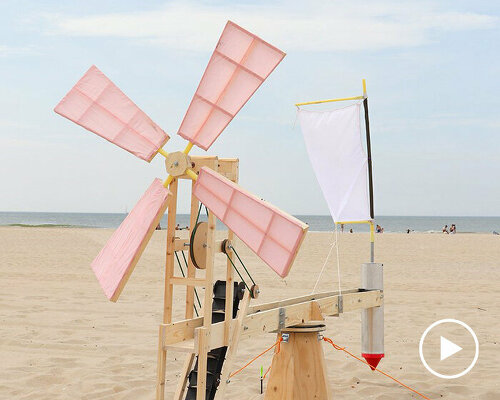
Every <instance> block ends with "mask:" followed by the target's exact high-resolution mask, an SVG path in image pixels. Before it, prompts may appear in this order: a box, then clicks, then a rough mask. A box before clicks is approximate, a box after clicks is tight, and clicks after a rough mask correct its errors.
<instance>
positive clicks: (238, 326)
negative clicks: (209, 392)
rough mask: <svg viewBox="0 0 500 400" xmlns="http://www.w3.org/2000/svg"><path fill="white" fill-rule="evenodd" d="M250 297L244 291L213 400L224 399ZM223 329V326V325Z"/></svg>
mask: <svg viewBox="0 0 500 400" xmlns="http://www.w3.org/2000/svg"><path fill="white" fill-rule="evenodd" d="M250 300H251V295H250V291H249V290H245V295H244V297H243V301H242V302H241V305H240V309H239V310H238V317H237V318H236V321H234V323H233V329H232V335H231V338H230V340H229V344H228V346H227V352H226V360H225V361H224V365H223V366H222V371H221V375H220V376H221V378H220V379H221V381H220V384H219V387H218V389H217V393H216V394H215V400H222V399H223V398H224V393H225V391H226V386H227V381H228V380H229V374H230V373H231V370H232V368H233V360H234V357H235V355H236V352H237V351H238V342H239V341H240V337H241V333H242V330H243V322H244V321H245V317H246V315H247V311H248V305H249V304H250ZM223 327H224V325H223Z"/></svg>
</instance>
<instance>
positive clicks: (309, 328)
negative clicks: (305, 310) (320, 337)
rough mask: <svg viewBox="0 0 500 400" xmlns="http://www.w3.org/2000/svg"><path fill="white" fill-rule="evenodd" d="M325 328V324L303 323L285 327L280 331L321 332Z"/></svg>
mask: <svg viewBox="0 0 500 400" xmlns="http://www.w3.org/2000/svg"><path fill="white" fill-rule="evenodd" d="M325 329H326V326H325V324H318V323H316V324H315V323H304V324H298V325H294V326H290V327H288V328H285V329H283V330H282V332H322V331H324V330H325Z"/></svg>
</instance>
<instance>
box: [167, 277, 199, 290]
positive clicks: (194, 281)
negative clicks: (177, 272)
mask: <svg viewBox="0 0 500 400" xmlns="http://www.w3.org/2000/svg"><path fill="white" fill-rule="evenodd" d="M170 283H172V284H173V285H184V286H191V287H193V286H202V287H205V286H207V281H206V279H201V278H183V277H181V276H174V277H172V278H170Z"/></svg>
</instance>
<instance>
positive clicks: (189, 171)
mask: <svg viewBox="0 0 500 400" xmlns="http://www.w3.org/2000/svg"><path fill="white" fill-rule="evenodd" d="M186 175H187V176H189V177H190V178H191V179H192V180H193V181H195V182H196V180H197V179H198V175H196V172H194V171H193V170H192V169H189V168H188V169H187V170H186Z"/></svg>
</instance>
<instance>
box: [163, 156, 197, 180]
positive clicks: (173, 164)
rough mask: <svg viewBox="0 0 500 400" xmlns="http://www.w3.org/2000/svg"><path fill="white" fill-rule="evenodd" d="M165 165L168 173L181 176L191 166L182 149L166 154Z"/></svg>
mask: <svg viewBox="0 0 500 400" xmlns="http://www.w3.org/2000/svg"><path fill="white" fill-rule="evenodd" d="M165 167H166V169H167V172H168V173H169V174H170V175H172V176H181V175H184V173H185V172H186V170H187V169H188V168H190V167H191V159H190V158H189V156H188V155H187V154H185V153H183V152H182V151H176V152H175V153H170V154H169V155H168V156H167V158H166V160H165Z"/></svg>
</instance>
